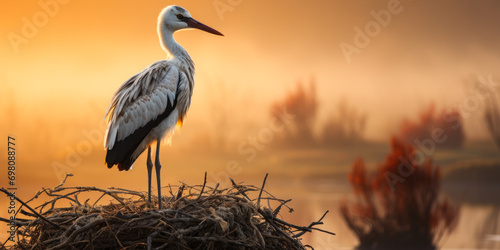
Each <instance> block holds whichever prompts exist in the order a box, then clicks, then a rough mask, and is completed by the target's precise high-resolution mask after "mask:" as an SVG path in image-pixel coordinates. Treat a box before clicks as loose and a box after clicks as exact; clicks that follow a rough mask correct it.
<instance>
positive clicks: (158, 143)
mask: <svg viewBox="0 0 500 250" xmlns="http://www.w3.org/2000/svg"><path fill="white" fill-rule="evenodd" d="M160 144H161V143H160V139H158V141H157V142H156V156H155V168H156V183H157V184H158V209H161V182H160V179H161V178H160V169H161V165H160Z"/></svg>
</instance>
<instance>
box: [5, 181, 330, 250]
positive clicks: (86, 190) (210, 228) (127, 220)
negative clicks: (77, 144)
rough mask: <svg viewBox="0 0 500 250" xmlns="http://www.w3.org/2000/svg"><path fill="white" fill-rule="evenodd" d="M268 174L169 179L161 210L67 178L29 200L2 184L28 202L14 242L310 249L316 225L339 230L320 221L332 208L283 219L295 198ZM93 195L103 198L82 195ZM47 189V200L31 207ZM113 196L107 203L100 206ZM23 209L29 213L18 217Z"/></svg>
mask: <svg viewBox="0 0 500 250" xmlns="http://www.w3.org/2000/svg"><path fill="white" fill-rule="evenodd" d="M66 177H67V176H66ZM266 178H267V175H266ZM65 180H66V179H65ZM265 180H266V179H264V183H263V185H262V188H258V187H255V186H252V185H241V184H236V183H235V182H234V181H233V185H232V186H231V187H229V188H226V189H218V186H216V187H213V188H212V187H208V186H206V174H205V182H204V184H203V185H196V186H188V185H186V184H181V185H180V186H177V191H176V192H175V193H174V192H173V191H172V188H175V187H171V186H169V191H170V197H162V205H163V206H162V207H163V208H164V209H161V210H158V209H156V208H157V207H158V204H157V199H156V197H155V198H154V199H153V202H151V203H149V202H148V201H147V194H146V193H144V192H137V191H131V190H126V189H121V188H108V189H100V188H96V187H65V186H64V182H65V181H63V182H62V183H61V184H60V185H58V186H56V187H55V188H53V189H42V190H41V191H39V192H38V193H37V194H36V195H35V197H33V198H32V199H30V200H29V201H27V202H24V201H22V200H20V199H19V198H17V197H15V196H14V195H13V194H10V193H8V192H7V191H6V190H5V189H3V188H2V189H0V191H2V192H4V193H6V194H8V195H10V196H11V197H14V198H15V199H16V200H17V201H18V202H20V203H21V204H22V205H21V206H20V208H19V209H18V210H17V216H16V220H15V221H14V223H15V226H16V227H17V230H16V236H15V237H16V240H15V241H16V243H15V244H14V245H11V246H10V247H9V248H11V249H118V248H119V249H306V248H312V247H310V246H304V245H303V244H302V243H301V242H300V236H302V235H303V234H305V233H307V232H312V231H313V230H318V231H321V232H325V233H328V234H332V235H334V234H333V233H331V232H327V231H324V230H321V229H319V228H316V227H315V226H316V225H320V224H323V223H322V219H323V218H324V216H325V215H326V213H328V211H327V212H326V213H325V215H323V216H322V217H321V218H320V219H319V220H318V221H315V222H312V223H311V224H310V225H309V226H304V227H302V226H296V225H293V224H291V223H288V222H286V221H284V220H282V219H280V218H279V217H280V216H279V213H280V211H281V209H282V208H283V207H285V208H287V209H288V210H289V211H290V212H292V211H293V209H291V208H290V207H288V206H287V203H288V202H289V201H290V200H282V199H278V198H275V197H274V196H272V195H271V194H269V193H268V192H267V191H265V190H264V185H265ZM89 194H90V195H91V196H92V197H98V198H97V199H95V201H94V202H93V203H91V202H90V201H91V199H90V198H89V199H87V200H86V201H85V202H81V201H80V200H81V198H82V197H84V196H86V195H87V196H88V195H89ZM44 196H47V198H48V201H45V202H43V203H42V204H40V205H38V206H36V207H34V208H32V207H31V206H30V205H31V204H33V203H35V201H40V200H43V199H42V198H41V197H44ZM250 197H255V198H250ZM110 198H111V200H112V201H111V202H110V203H109V204H106V205H99V201H104V200H106V199H110ZM45 200H47V199H45ZM262 201H267V205H268V206H262V205H261V202H262ZM62 203H66V205H62V206H61V205H60V204H62ZM273 203H274V204H275V208H274V209H272V208H271V205H272V204H273ZM28 210H29V211H28ZM21 214H22V215H24V217H26V218H19V217H20V215H21ZM0 221H3V222H6V223H11V221H10V220H8V219H4V218H0ZM6 243H7V241H6V242H4V244H3V245H4V246H5V244H6Z"/></svg>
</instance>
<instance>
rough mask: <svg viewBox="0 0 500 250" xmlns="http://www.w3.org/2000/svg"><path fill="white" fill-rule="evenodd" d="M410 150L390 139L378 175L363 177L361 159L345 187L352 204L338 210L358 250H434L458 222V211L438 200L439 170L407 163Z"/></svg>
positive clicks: (364, 172)
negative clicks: (350, 190)
mask: <svg viewBox="0 0 500 250" xmlns="http://www.w3.org/2000/svg"><path fill="white" fill-rule="evenodd" d="M414 153H415V150H414V149H413V147H412V146H411V145H409V144H406V143H404V142H402V141H400V140H399V139H397V138H396V137H393V138H392V139H391V152H390V153H389V155H388V156H387V157H386V160H385V162H384V163H382V164H381V165H379V167H378V171H377V172H376V173H374V174H373V175H370V176H368V175H367V173H366V170H365V164H364V162H363V160H362V159H359V160H357V161H356V162H354V164H353V166H352V171H351V173H350V175H349V181H350V183H351V185H352V188H353V191H354V194H355V196H356V198H357V201H356V202H354V203H348V202H344V203H343V204H341V207H340V209H341V212H342V215H343V217H344V219H345V221H346V222H347V224H348V226H349V227H350V228H351V230H353V231H354V233H355V234H356V236H357V237H358V239H359V242H360V245H359V247H358V249H370V250H378V249H384V250H390V249H435V248H436V245H437V244H438V242H439V241H440V239H441V238H442V237H443V236H444V235H445V234H447V233H450V232H451V231H452V230H453V229H454V228H455V226H456V223H457V221H458V209H457V208H456V207H454V206H453V205H451V203H450V202H449V201H448V200H447V199H440V198H439V188H440V172H439V168H438V167H437V166H435V165H433V164H432V161H431V159H427V160H426V161H425V163H424V164H422V165H416V164H414V163H413V162H412V159H413V154H414Z"/></svg>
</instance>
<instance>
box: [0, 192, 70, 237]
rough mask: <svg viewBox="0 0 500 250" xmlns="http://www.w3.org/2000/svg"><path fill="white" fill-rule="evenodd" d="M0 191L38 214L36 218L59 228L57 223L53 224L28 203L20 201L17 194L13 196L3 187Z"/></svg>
mask: <svg viewBox="0 0 500 250" xmlns="http://www.w3.org/2000/svg"><path fill="white" fill-rule="evenodd" d="M0 191H2V192H3V193H5V194H6V195H8V196H10V197H13V198H14V199H16V201H19V202H20V203H21V204H22V205H23V206H25V207H27V208H28V209H29V210H30V211H31V212H33V213H34V214H35V215H36V216H38V218H40V219H42V220H43V221H45V222H47V223H49V224H50V225H52V226H54V227H56V228H60V227H59V226H58V225H56V224H54V223H53V222H52V221H49V220H47V219H45V217H43V216H42V215H41V214H39V213H37V212H36V211H35V209H33V208H31V207H30V206H28V204H26V203H24V201H22V200H21V199H19V198H17V196H15V195H14V194H12V193H10V192H9V191H7V190H6V189H5V188H0Z"/></svg>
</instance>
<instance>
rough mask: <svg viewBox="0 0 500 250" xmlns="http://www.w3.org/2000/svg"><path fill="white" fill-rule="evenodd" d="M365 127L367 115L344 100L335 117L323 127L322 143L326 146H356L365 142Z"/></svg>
mask: <svg viewBox="0 0 500 250" xmlns="http://www.w3.org/2000/svg"><path fill="white" fill-rule="evenodd" d="M365 127H366V114H365V113H361V112H359V111H358V110H357V109H356V108H355V107H353V106H350V105H349V103H348V102H347V100H346V99H342V100H341V101H340V102H339V104H338V105H337V112H336V113H335V115H331V116H330V118H329V119H328V120H327V121H326V123H325V124H324V125H323V131H322V134H321V141H322V142H323V143H324V144H326V145H342V146H345V145H354V144H357V143H359V142H362V141H363V133H364V130H365Z"/></svg>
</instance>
